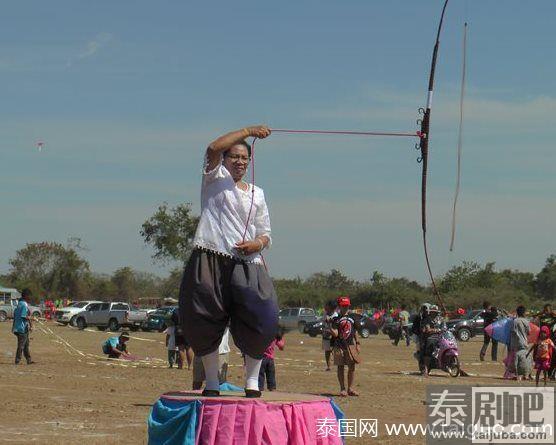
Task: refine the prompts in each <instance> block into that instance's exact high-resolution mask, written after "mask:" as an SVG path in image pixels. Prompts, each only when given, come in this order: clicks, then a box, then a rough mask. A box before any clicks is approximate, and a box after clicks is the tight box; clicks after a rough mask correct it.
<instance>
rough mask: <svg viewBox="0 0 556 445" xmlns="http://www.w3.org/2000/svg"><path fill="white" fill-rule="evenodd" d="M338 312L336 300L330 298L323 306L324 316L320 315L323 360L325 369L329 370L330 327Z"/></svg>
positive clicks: (332, 340)
mask: <svg viewBox="0 0 556 445" xmlns="http://www.w3.org/2000/svg"><path fill="white" fill-rule="evenodd" d="M337 317H338V314H337V313H336V302H335V301H333V300H330V301H329V302H327V303H326V305H325V306H324V316H323V317H322V323H323V329H322V350H323V351H324V360H325V361H326V370H327V371H330V357H331V355H332V349H334V339H333V338H332V328H333V326H334V323H335V322H336V318H337Z"/></svg>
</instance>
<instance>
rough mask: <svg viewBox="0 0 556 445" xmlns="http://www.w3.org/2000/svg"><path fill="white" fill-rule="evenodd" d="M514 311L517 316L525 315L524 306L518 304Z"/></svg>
mask: <svg viewBox="0 0 556 445" xmlns="http://www.w3.org/2000/svg"><path fill="white" fill-rule="evenodd" d="M515 311H516V312H517V316H518V317H523V316H524V315H525V306H518V307H517V309H516V310H515Z"/></svg>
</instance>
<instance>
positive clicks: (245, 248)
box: [236, 240, 262, 255]
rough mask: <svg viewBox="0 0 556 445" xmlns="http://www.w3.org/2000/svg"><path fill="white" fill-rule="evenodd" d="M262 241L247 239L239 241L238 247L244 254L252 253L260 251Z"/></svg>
mask: <svg viewBox="0 0 556 445" xmlns="http://www.w3.org/2000/svg"><path fill="white" fill-rule="evenodd" d="M261 244H262V241H257V240H255V241H245V242H243V243H242V242H241V241H240V242H237V243H236V249H237V251H238V252H239V253H241V254H242V255H252V254H254V253H257V252H260V251H261V250H262V248H261Z"/></svg>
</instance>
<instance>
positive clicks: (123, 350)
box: [102, 331, 129, 358]
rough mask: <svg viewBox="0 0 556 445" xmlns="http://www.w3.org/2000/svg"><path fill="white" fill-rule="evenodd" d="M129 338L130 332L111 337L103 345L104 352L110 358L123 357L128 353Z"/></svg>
mask: <svg viewBox="0 0 556 445" xmlns="http://www.w3.org/2000/svg"><path fill="white" fill-rule="evenodd" d="M128 340H129V332H126V331H124V332H122V333H121V334H120V336H119V337H116V336H114V337H110V338H108V340H106V341H105V342H104V344H103V345H102V352H104V353H105V354H106V355H108V358H122V357H125V356H127V355H128V352H127V346H126V343H127V342H128Z"/></svg>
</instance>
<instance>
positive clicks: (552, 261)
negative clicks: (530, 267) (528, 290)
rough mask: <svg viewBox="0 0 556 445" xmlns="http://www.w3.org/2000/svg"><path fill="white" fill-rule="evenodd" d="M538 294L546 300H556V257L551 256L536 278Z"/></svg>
mask: <svg viewBox="0 0 556 445" xmlns="http://www.w3.org/2000/svg"><path fill="white" fill-rule="evenodd" d="M536 283H537V285H536V288H537V293H538V294H539V296H540V297H541V298H544V299H546V300H554V299H556V255H550V256H549V257H548V258H547V259H546V263H545V265H544V267H543V268H542V270H541V271H540V272H539V273H538V274H537V277H536Z"/></svg>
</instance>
